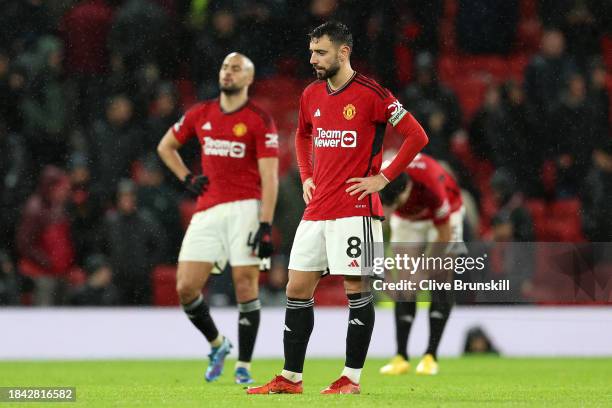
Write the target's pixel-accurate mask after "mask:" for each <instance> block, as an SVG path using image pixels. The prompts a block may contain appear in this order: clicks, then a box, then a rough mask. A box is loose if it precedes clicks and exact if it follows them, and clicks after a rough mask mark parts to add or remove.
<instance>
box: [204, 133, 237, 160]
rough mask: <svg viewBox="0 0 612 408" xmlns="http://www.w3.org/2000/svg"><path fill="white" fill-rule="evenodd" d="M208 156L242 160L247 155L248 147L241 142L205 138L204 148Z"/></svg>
mask: <svg viewBox="0 0 612 408" xmlns="http://www.w3.org/2000/svg"><path fill="white" fill-rule="evenodd" d="M202 149H203V150H204V154H205V155H206V156H221V157H233V158H235V159H241V158H243V157H244V155H245V154H246V145H245V144H244V143H241V142H234V141H231V140H223V139H213V138H212V137H208V136H206V137H204V146H203V148H202Z"/></svg>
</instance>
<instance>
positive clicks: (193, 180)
mask: <svg viewBox="0 0 612 408" xmlns="http://www.w3.org/2000/svg"><path fill="white" fill-rule="evenodd" d="M183 184H184V185H185V188H186V189H187V190H188V191H189V192H191V193H193V194H195V195H198V196H199V195H200V194H202V193H203V192H205V191H206V190H207V189H208V184H209V181H208V177H206V176H205V175H203V174H200V175H199V176H194V175H193V174H191V173H189V174H188V175H186V176H185V180H183Z"/></svg>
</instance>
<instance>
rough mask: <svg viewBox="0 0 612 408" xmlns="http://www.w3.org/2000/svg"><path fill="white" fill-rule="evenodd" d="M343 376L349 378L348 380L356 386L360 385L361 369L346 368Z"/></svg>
mask: <svg viewBox="0 0 612 408" xmlns="http://www.w3.org/2000/svg"><path fill="white" fill-rule="evenodd" d="M342 375H344V376H346V377H348V379H349V380H351V381H352V382H354V383H355V384H359V380H360V379H361V368H350V367H344V370H342V374H341V376H342Z"/></svg>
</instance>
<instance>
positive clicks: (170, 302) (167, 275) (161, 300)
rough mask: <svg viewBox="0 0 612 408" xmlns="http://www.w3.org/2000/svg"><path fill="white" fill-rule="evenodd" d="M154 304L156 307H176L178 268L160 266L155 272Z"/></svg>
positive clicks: (177, 301)
mask: <svg viewBox="0 0 612 408" xmlns="http://www.w3.org/2000/svg"><path fill="white" fill-rule="evenodd" d="M153 304H154V305H155V306H176V305H178V304H179V300H178V295H177V294H176V266H174V265H158V266H157V267H155V269H154V270H153Z"/></svg>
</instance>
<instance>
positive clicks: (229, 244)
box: [157, 53, 279, 384]
mask: <svg viewBox="0 0 612 408" xmlns="http://www.w3.org/2000/svg"><path fill="white" fill-rule="evenodd" d="M254 71H255V68H254V66H253V63H252V62H251V60H249V59H248V58H247V57H246V56H244V55H242V54H239V53H231V54H229V55H228V56H227V57H226V58H225V59H224V60H223V63H222V65H221V70H220V71H219V88H220V90H221V94H220V96H219V98H218V99H214V100H210V101H204V102H201V103H198V104H196V105H195V106H193V107H192V108H191V109H189V110H188V111H187V113H185V115H184V116H183V117H182V118H181V119H180V120H179V121H178V122H177V123H176V124H175V125H174V126H173V127H171V128H170V129H169V130H168V132H167V133H166V134H165V135H164V137H163V139H162V140H161V142H160V143H159V146H158V148H157V150H158V153H159V155H160V156H161V158H162V160H163V161H164V163H165V164H166V165H167V166H168V167H169V168H170V170H172V172H173V173H174V174H175V175H176V176H177V177H178V178H179V179H180V180H182V181H183V182H184V184H185V188H186V189H187V190H189V191H191V192H192V193H194V195H197V196H198V201H197V212H196V213H195V214H194V216H193V217H192V219H191V222H190V224H189V227H188V229H187V232H186V233H185V237H184V239H183V243H182V246H181V250H180V254H179V257H178V270H177V282H176V289H177V292H178V296H179V300H180V302H181V304H182V306H183V309H184V311H185V313H186V314H187V316H188V317H189V319H190V320H191V322H192V323H193V324H194V326H196V327H197V329H198V330H199V331H200V332H202V334H203V335H204V336H205V337H206V339H207V340H208V342H209V343H210V346H211V352H210V354H209V358H210V362H209V365H208V368H207V370H206V375H205V378H206V380H207V381H214V380H216V379H217V378H218V377H219V376H220V375H221V374H222V371H223V364H224V362H225V357H226V356H227V355H228V354H229V353H230V349H231V348H232V344H231V342H230V341H229V339H228V338H227V337H225V336H224V335H222V334H220V333H219V331H218V330H217V327H216V326H215V322H214V321H213V319H212V317H211V316H210V311H209V308H208V305H207V304H206V302H205V301H204V299H203V297H202V289H203V287H204V285H205V284H206V281H207V280H208V277H209V276H210V274H211V272H212V270H213V266H214V265H215V262H217V261H219V260H228V261H229V263H230V265H231V267H232V268H231V269H232V279H233V282H234V288H235V290H236V299H237V301H238V310H239V318H238V349H239V351H238V362H237V363H236V369H235V380H236V382H237V383H239V384H249V383H252V382H253V380H252V378H251V374H250V362H251V357H252V355H253V348H254V346H255V339H256V337H257V331H258V328H259V320H260V309H261V304H260V301H259V298H258V296H259V293H258V291H259V287H258V281H259V264H260V260H261V259H263V258H269V257H270V256H271V255H272V252H273V246H272V240H271V239H272V227H271V225H272V217H273V214H274V207H275V205H276V198H277V195H278V142H279V141H278V134H277V131H276V126H275V124H274V121H273V120H272V118H271V117H270V116H269V115H268V114H267V113H266V112H264V111H263V110H261V109H260V108H258V107H257V106H256V105H254V104H253V103H252V102H251V101H249V98H248V89H249V86H250V85H251V84H252V83H253V77H254ZM192 137H195V138H197V139H198V141H199V142H200V144H201V146H202V152H201V154H202V174H201V175H194V174H192V173H191V172H190V171H189V169H188V168H187V167H186V166H185V164H184V163H183V160H182V159H181V156H180V155H179V153H178V150H179V148H180V147H181V146H182V145H183V144H185V142H187V141H188V140H189V139H190V138H192Z"/></svg>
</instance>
